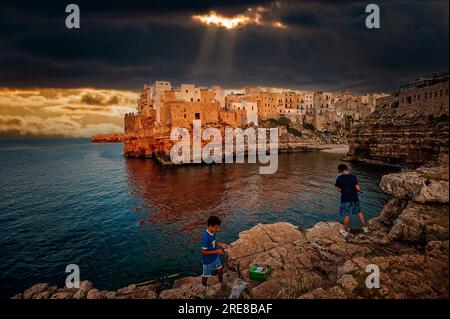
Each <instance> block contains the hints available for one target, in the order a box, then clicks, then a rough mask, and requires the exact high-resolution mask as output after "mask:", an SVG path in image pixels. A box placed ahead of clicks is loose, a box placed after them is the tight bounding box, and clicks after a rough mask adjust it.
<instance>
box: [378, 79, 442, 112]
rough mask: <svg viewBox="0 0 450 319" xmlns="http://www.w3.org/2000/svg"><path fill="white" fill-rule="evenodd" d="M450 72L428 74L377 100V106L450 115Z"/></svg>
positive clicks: (400, 110) (401, 110)
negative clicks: (449, 86) (449, 95)
mask: <svg viewBox="0 0 450 319" xmlns="http://www.w3.org/2000/svg"><path fill="white" fill-rule="evenodd" d="M448 83H449V74H448V72H447V73H439V74H431V75H426V76H424V77H422V78H419V79H417V80H415V81H413V82H411V83H408V84H406V85H402V86H400V88H399V90H398V91H396V92H394V93H392V94H391V95H389V96H386V97H384V98H382V99H379V100H377V108H382V109H398V112H404V113H410V112H413V111H417V112H421V113H422V114H423V115H432V116H440V115H448Z"/></svg>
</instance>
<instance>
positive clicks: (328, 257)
mask: <svg viewBox="0 0 450 319" xmlns="http://www.w3.org/2000/svg"><path fill="white" fill-rule="evenodd" d="M448 177H449V173H448V164H446V165H442V166H436V167H421V168H419V169H417V170H415V171H407V172H402V173H395V174H388V175H385V176H383V178H382V180H381V182H380V186H381V188H382V189H383V191H385V192H386V193H388V194H390V195H391V196H392V197H391V199H390V200H389V201H388V202H387V203H386V205H385V206H384V208H383V210H382V212H381V214H380V216H379V217H376V218H373V219H371V220H370V221H369V227H370V230H371V231H370V232H369V233H367V234H362V233H358V232H357V231H354V232H353V234H352V235H351V236H350V237H349V238H343V237H342V236H341V235H340V234H339V228H340V227H341V224H340V223H338V222H319V223H317V224H316V225H314V227H312V228H309V229H306V230H304V229H298V228H297V227H296V226H294V225H292V224H289V223H286V222H278V223H274V224H266V225H262V224H258V225H256V226H254V227H252V228H251V229H249V230H246V231H243V232H241V233H240V234H239V239H238V240H237V241H235V242H234V243H232V245H231V248H230V249H229V251H228V259H227V263H226V267H225V277H224V278H225V284H224V285H223V286H221V285H220V284H219V283H218V282H217V279H216V278H215V277H213V278H211V279H210V280H209V286H208V287H207V289H204V287H203V286H202V285H201V277H200V276H198V277H187V278H182V279H179V280H176V281H175V282H174V285H173V287H172V288H171V289H167V288H166V287H164V286H163V285H161V284H159V283H155V284H147V285H130V286H127V287H124V288H121V289H118V290H116V291H101V290H98V289H95V288H94V287H93V285H92V284H91V283H90V282H89V281H83V282H82V283H81V286H80V288H79V289H68V288H58V287H56V286H51V285H49V284H43V283H41V284H37V285H34V286H33V287H31V288H29V289H27V290H25V291H24V292H23V293H20V294H18V295H16V296H14V297H13V298H14V299H130V298H132V299H137V298H144V299H157V298H160V299H180V298H228V296H229V295H230V292H231V291H232V288H233V285H237V284H239V283H240V284H242V283H243V282H244V281H245V282H246V283H247V284H246V288H245V289H244V290H243V292H242V294H241V296H240V298H300V299H310V298H314V299H315V298H326V299H328V298H352V299H353V298H448V296H449V294H448V287H449V281H448V275H449V272H448V247H449V241H448V226H449V215H448V214H449V210H448V196H449V181H448ZM370 264H373V265H377V266H378V267H379V270H380V288H373V289H369V288H367V287H366V285H365V280H366V277H367V276H368V275H369V273H367V272H366V267H367V266H368V265H370ZM250 265H266V266H271V267H272V269H273V271H272V274H271V277H270V279H269V280H268V281H265V282H262V283H260V282H253V281H251V280H250V279H249V274H248V269H249V266H250Z"/></svg>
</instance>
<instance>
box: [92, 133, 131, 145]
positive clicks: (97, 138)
mask: <svg viewBox="0 0 450 319" xmlns="http://www.w3.org/2000/svg"><path fill="white" fill-rule="evenodd" d="M124 136H125V135H124V134H123V133H111V134H94V135H92V138H91V141H92V143H122V142H123V139H124Z"/></svg>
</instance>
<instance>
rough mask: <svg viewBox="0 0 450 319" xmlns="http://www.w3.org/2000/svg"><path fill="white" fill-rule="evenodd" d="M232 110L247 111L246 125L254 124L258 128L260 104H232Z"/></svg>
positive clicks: (246, 102) (245, 102) (244, 102)
mask: <svg viewBox="0 0 450 319" xmlns="http://www.w3.org/2000/svg"><path fill="white" fill-rule="evenodd" d="M231 109H232V110H245V111H246V118H247V123H246V124H248V125H249V124H252V123H253V125H255V126H258V104H257V103H256V102H248V101H243V102H232V103H231Z"/></svg>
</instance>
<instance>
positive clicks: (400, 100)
mask: <svg viewBox="0 0 450 319" xmlns="http://www.w3.org/2000/svg"><path fill="white" fill-rule="evenodd" d="M448 86H449V74H448V73H442V74H435V75H429V76H424V77H423V78H420V79H418V80H416V81H414V82H412V83H410V84H407V85H404V86H402V87H400V88H399V90H398V91H397V92H394V93H392V94H391V95H389V96H387V97H384V98H381V99H379V100H377V103H376V104H377V105H376V109H375V111H374V112H373V113H372V114H371V115H370V116H368V117H367V118H365V119H363V120H362V121H361V122H359V123H357V124H355V125H353V126H352V128H351V130H350V133H349V135H348V140H349V144H350V151H349V156H350V157H351V158H352V159H354V160H362V161H369V162H382V163H389V164H394V165H411V166H418V165H422V164H424V163H427V162H429V161H433V160H436V159H438V158H439V156H442V155H447V156H448V130H449V108H448Z"/></svg>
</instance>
